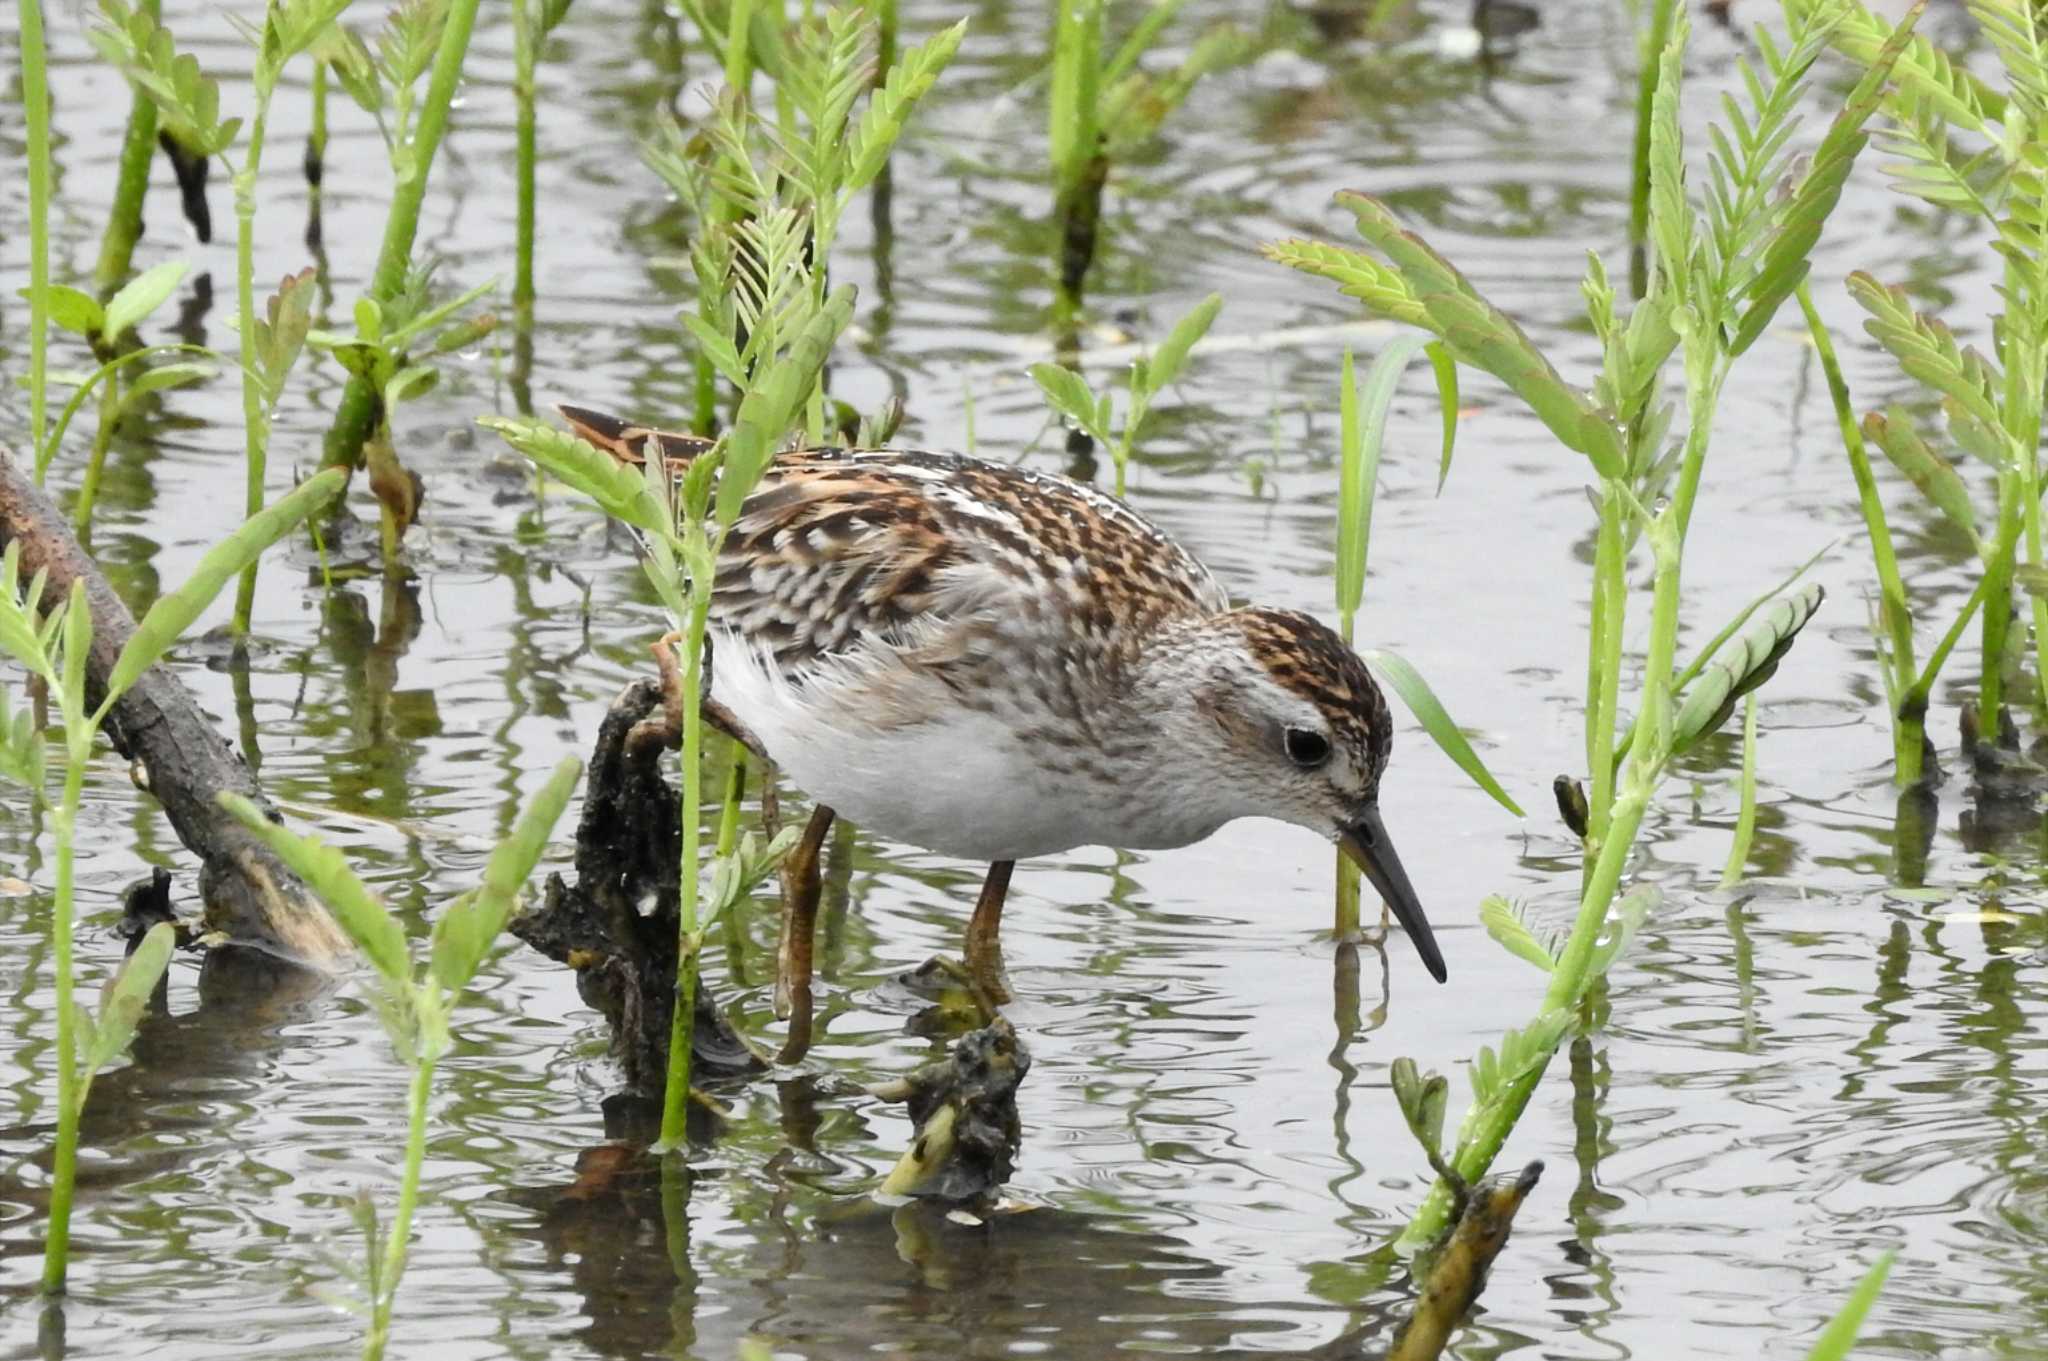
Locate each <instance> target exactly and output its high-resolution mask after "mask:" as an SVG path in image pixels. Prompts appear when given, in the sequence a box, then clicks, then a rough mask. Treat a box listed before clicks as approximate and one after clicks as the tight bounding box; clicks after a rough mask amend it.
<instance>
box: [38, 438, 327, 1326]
mask: <svg viewBox="0 0 2048 1361" xmlns="http://www.w3.org/2000/svg"><path fill="white" fill-rule="evenodd" d="M340 488H341V479H340V478H339V477H320V478H314V479H312V480H311V481H309V482H306V483H304V484H302V485H301V486H300V487H298V488H297V489H296V490H294V491H292V492H291V493H290V494H288V495H286V496H284V497H281V498H280V499H279V500H278V501H277V503H276V504H275V505H272V506H270V507H268V508H267V509H263V510H260V511H259V512H258V513H257V514H256V515H254V516H252V517H250V519H249V520H248V522H247V523H245V524H244V525H243V526H242V527H241V528H240V529H238V530H236V531H235V533H234V534H232V535H231V536H229V537H228V539H227V540H225V541H224V542H223V543H221V544H220V545H219V546H218V547H216V548H214V549H213V550H212V551H211V552H209V553H207V554H206V556H205V557H204V558H202V559H201V560H200V563H199V566H198V567H197V568H196V569H194V571H193V573H192V576H191V577H190V578H189V579H188V580H187V581H186V582H185V584H184V585H182V586H180V587H179V588H178V589H177V590H175V591H173V592H171V593H170V594H168V595H165V596H163V597H161V598H159V599H158V600H157V602H156V603H155V604H154V605H152V606H151V607H150V609H149V611H148V612H147V613H146V614H144V615H143V617H142V621H141V622H140V623H139V624H137V625H136V628H135V632H134V633H133V634H132V635H130V636H129V638H128V640H127V642H126V643H124V644H123V645H122V647H121V651H120V653H119V655H118V656H117V657H116V659H115V661H114V664H113V667H112V669H111V670H110V671H109V672H108V674H107V676H106V679H105V682H104V684H103V685H102V686H101V687H100V689H101V698H100V702H99V703H98V704H97V705H92V704H90V703H88V700H87V696H86V690H87V686H88V675H87V673H88V667H89V664H90V654H91V651H92V641H93V626H92V610H91V607H90V605H89V604H88V602H87V600H86V592H85V583H84V582H83V581H74V582H73V584H72V589H71V591H70V593H69V595H68V596H67V597H66V598H64V599H62V600H45V599H44V593H45V587H46V583H47V573H46V572H42V571H39V572H37V573H35V575H34V576H33V577H31V578H29V579H27V580H24V579H23V578H22V575H21V548H20V544H19V543H18V542H13V543H9V544H8V546H7V550H6V553H5V554H4V556H0V653H4V654H5V655H7V656H9V657H11V658H13V660H14V661H16V662H17V663H19V664H20V665H21V666H22V668H23V669H24V670H26V671H27V672H28V673H29V675H31V676H33V677H35V678H36V679H37V680H38V681H40V682H41V683H42V685H43V686H44V687H45V689H46V690H47V692H48V694H49V695H50V696H51V697H52V698H53V699H54V700H55V701H56V708H57V714H58V718H59V721H60V722H61V723H62V724H63V741H64V746H63V762H64V766H63V792H62V793H61V794H59V795H58V797H57V798H56V799H55V800H54V801H52V800H51V799H50V797H49V791H48V786H47V780H46V774H47V768H48V758H47V756H46V754H45V740H44V737H43V735H42V734H41V733H39V732H37V731H36V729H35V726H34V724H33V722H32V720H31V716H30V714H29V712H28V710H26V709H19V710H17V709H15V708H14V707H13V706H12V704H11V703H9V702H8V701H6V700H5V699H0V749H4V750H0V776H5V777H6V778H7V779H9V780H11V781H13V782H15V783H18V784H21V785H24V786H26V787H27V789H28V791H29V796H30V798H32V799H33V800H34V801H35V802H36V804H37V805H38V806H39V807H41V808H42V809H44V810H45V811H46V813H47V814H48V816H49V819H50V829H51V836H52V839H53V840H54V842H55V843H56V857H55V858H56V886H55V889H54V891H53V894H52V900H53V901H52V910H51V914H50V931H51V938H52V954H53V956H54V962H55V975H56V976H55V993H56V1010H57V1043H56V1053H57V1142H56V1148H55V1151H54V1154H53V1157H52V1160H51V1172H50V1219H49V1226H48V1230H47V1234H46V1237H45V1240H44V1250H43V1278H42V1279H43V1290H44V1291H45V1292H46V1293H49V1294H57V1293H60V1292H61V1291H62V1290H63V1289H64V1279H65V1274H66V1271H67V1268H68V1264H69V1261H70V1242H71V1205H72V1198H73V1194H74V1191H75V1188H76V1184H77V1167H78V1122H79V1117H80V1115H81V1113H82V1112H83V1110H84V1107H85V1098H86V1089H87V1087H88V1086H89V1084H90V1083H91V1080H92V1074H93V1073H94V1072H95V1071H96V1070H97V1069H98V1068H99V1067H100V1066H103V1065H104V1064H106V1063H108V1062H110V1061H112V1059H114V1058H115V1057H116V1056H117V1055H118V1054H119V1053H120V1052H121V1051H122V1050H123V1049H124V1048H125V1046H126V1044H127V1039H128V1037H129V1036H132V1035H133V1034H134V1028H135V1018H136V1017H137V1016H139V1012H138V1011H136V1010H135V1008H134V1007H133V1006H131V1004H130V1003H131V998H132V997H134V996H140V997H147V996H148V995H149V993H150V991H151V990H152V989H153V988H154V987H155V984H156V979H157V978H159V977H161V976H162V973H163V965H164V963H165V962H166V961H167V960H168V959H169V954H170V947H169V944H168V942H167V941H165V940H164V939H163V938H162V937H157V938H156V941H157V943H155V944H152V945H150V946H149V953H148V954H147V955H146V956H145V955H143V953H142V952H141V951H139V950H138V951H137V956H138V958H137V959H136V960H134V961H131V963H130V965H129V966H128V970H127V971H126V972H125V973H124V974H123V975H121V976H120V977H121V978H122V979H123V980H124V981H122V982H119V983H117V984H116V987H115V991H114V993H113V994H110V996H109V998H108V1000H107V1001H106V1002H105V1003H103V1004H102V1007H101V1011H100V1014H99V1017H98V1018H97V1020H95V1019H94V1018H92V1017H90V1016H87V1015H86V1014H85V1013H84V1012H83V1011H81V1010H80V1008H79V1007H78V1004H77V1002H76V1000H75V998H74V996H73V992H74V982H73V980H74V975H75V965H74V962H73V958H72V936H73V932H74V929H75V927H74V923H75V921H76V910H75V906H74V902H73V869H74V863H75V859H76V853H75V830H76V827H77V822H78V808H79V801H80V798H81V796H82V795H83V793H84V788H85V775H86V772H87V771H88V770H89V769H91V766H92V760H93V753H94V750H95V747H96V745H97V741H98V737H99V732H100V728H101V726H102V725H103V724H104V723H105V722H106V719H107V715H108V713H109V712H110V711H111V710H112V709H113V707H114V705H115V703H117V702H118V701H119V700H120V698H121V696H122V695H124V694H126V693H127V692H128V690H129V688H130V687H132V686H133V685H134V684H135V682H136V681H137V680H139V679H140V678H141V676H142V674H143V672H145V671H147V670H148V669H149V668H150V667H151V666H152V665H154V664H155V663H156V661H157V660H158V659H159V658H161V657H162V656H163V655H164V653H165V652H167V651H169V650H170V647H171V645H172V644H173V643H175V642H177V641H178V639H179V638H181V637H182V636H184V634H185V632H186V631H187V630H188V629H190V628H191V627H192V625H193V624H194V623H195V622H196V621H197V620H198V618H199V616H200V615H201V614H202V613H204V612H205V610H206V608H207V606H208V605H210V604H212V603H213V600H214V597H215V596H217V595H219V594H220V591H221V589H222V587H224V586H225V585H226V584H227V583H228V581H229V580H230V579H231V578H233V577H234V576H235V574H236V573H238V572H240V571H241V570H242V569H243V568H244V567H245V566H246V565H247V564H248V563H250V562H252V561H254V560H255V559H256V558H257V557H259V556H261V555H262V553H263V551H264V550H265V549H266V548H268V547H270V545H272V544H274V543H276V542H277V541H278V540H279V539H281V538H283V537H284V536H285V535H286V534H287V533H289V532H290V531H291V529H292V527H293V526H295V525H297V524H298V523H299V522H300V521H301V520H303V519H305V518H306V516H307V515H309V514H311V513H312V512H313V511H314V510H316V509H318V508H319V506H320V505H321V504H322V503H324V502H325V501H326V500H327V498H329V497H330V496H333V495H334V494H336V493H337V492H338V491H339V490H340ZM151 968H154V969H155V973H154V974H148V973H147V970H149V969H151Z"/></svg>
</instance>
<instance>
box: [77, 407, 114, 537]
mask: <svg viewBox="0 0 2048 1361" xmlns="http://www.w3.org/2000/svg"><path fill="white" fill-rule="evenodd" d="M120 407H121V380H120V375H119V374H117V373H109V374H108V375H107V377H106V381H105V382H104V383H102V384H101V385H100V423H99V428H98V429H97V430H94V431H93V432H92V455H91V457H89V458H88V459H86V461H85V477H84V479H83V480H82V481H80V483H79V486H78V504H77V505H76V506H74V507H73V508H72V511H71V531H72V533H74V534H76V535H77V536H78V537H79V540H80V541H81V542H83V541H84V540H85V538H86V537H87V535H89V534H90V533H91V532H92V508H93V503H94V502H95V501H97V500H99V494H100V469H101V468H102V467H104V466H105V465H106V461H107V449H108V448H109V447H110V446H111V445H112V444H113V442H114V425H115V423H116V419H117V417H118V414H119V411H120Z"/></svg>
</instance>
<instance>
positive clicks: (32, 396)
mask: <svg viewBox="0 0 2048 1361" xmlns="http://www.w3.org/2000/svg"><path fill="white" fill-rule="evenodd" d="M16 12H17V13H18V14H19V16H20V19H19V23H20V27H21V40H20V41H21V102H22V105H23V118H22V121H23V123H24V124H25V126H26V130H27V133H28V429H29V442H30V444H31V445H33V447H34V449H35V453H36V482H37V484H38V485H40V484H41V482H42V480H43V469H44V468H46V467H47V466H49V461H50V460H49V454H48V452H47V451H46V449H45V448H44V444H45V439H46V436H45V432H44V429H43V424H44V420H45V417H46V416H47V414H48V406H49V400H50V380H49V367H50V86H49V72H48V70H47V69H46V63H47V61H48V59H49V55H48V52H47V51H46V50H45V48H44V46H43V6H42V0H17V4H16ZM59 1280H60V1281H61V1280H62V1273H61V1272H60V1273H59Z"/></svg>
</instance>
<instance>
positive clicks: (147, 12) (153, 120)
mask: <svg viewBox="0 0 2048 1361" xmlns="http://www.w3.org/2000/svg"><path fill="white" fill-rule="evenodd" d="M136 8H137V10H139V11H140V12H141V13H142V14H143V15H144V16H145V17H146V18H148V19H149V21H150V22H151V23H155V22H157V21H158V20H159V19H160V18H161V17H162V14H163V4H162V0H137V4H136ZM156 135H157V115H156V101H155V100H154V99H152V98H150V96H149V92H148V91H146V90H144V89H143V88H142V87H141V86H139V85H136V86H133V87H132V96H131V99H130V102H129V105H128V127H127V131H126V132H125V133H123V134H122V137H121V160H120V168H119V170H118V171H117V172H116V174H115V177H114V201H113V203H112V205H110V206H109V208H108V209H107V229H106V231H105V232H104V233H103V234H102V235H101V237H100V256H99V263H98V264H97V265H95V266H94V268H93V276H92V277H93V287H94V289H95V290H96V291H97V292H99V293H100V294H101V295H102V296H104V295H106V294H109V293H112V292H113V291H114V290H115V289H116V288H118V287H119V286H120V284H121V281H122V280H123V279H126V278H127V277H128V269H129V265H130V263H131V262H132V261H133V260H134V258H135V247H136V244H137V243H138V242H140V241H141V239H142V201H143V199H144V197H145V196H147V194H148V192H149V168H150V166H151V164H152V163H153V162H154V161H155V159H156Z"/></svg>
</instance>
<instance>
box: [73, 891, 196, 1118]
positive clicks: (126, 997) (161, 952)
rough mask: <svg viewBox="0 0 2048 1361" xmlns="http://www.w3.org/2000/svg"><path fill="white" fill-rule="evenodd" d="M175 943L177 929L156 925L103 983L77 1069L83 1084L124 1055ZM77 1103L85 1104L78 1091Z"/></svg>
mask: <svg viewBox="0 0 2048 1361" xmlns="http://www.w3.org/2000/svg"><path fill="white" fill-rule="evenodd" d="M177 943H178V928H177V927H175V926H173V925H172V924H171V923H169V922H158V923H157V924H156V925H155V926H152V927H150V928H149V931H148V933H147V934H145V935H144V936H143V938H142V941H141V943H140V944H138V945H137V946H136V947H135V950H134V952H133V953H131V954H130V955H129V956H128V958H126V959H124V960H122V961H121V967H120V968H119V969H116V970H115V971H114V976H113V977H112V978H110V979H108V980H107V986H106V988H105V990H104V991H103V992H102V993H101V995H100V1009H99V1014H98V1015H97V1016H96V1017H94V1018H93V1025H92V1034H91V1039H90V1042H89V1043H88V1045H87V1047H86V1051H85V1055H84V1060H83V1062H82V1063H80V1065H79V1070H80V1073H79V1075H80V1076H81V1077H82V1078H84V1079H85V1080H86V1081H88V1082H89V1081H91V1080H92V1076H93V1074H94V1073H97V1072H98V1071H99V1070H100V1069H102V1068H104V1067H106V1066H107V1065H108V1064H109V1063H112V1062H113V1061H114V1060H115V1059H117V1058H119V1057H120V1056H121V1055H123V1054H125V1053H127V1052H128V1045H129V1043H130V1042H131V1041H132V1040H134V1038H135V1032H136V1030H137V1029H138V1028H140V1027H141V1025H142V1018H143V1016H144V1015H145V1014H147V1012H148V1010H149V996H150V994H151V993H153V992H155V991H156V985H157V983H158V982H159V981H160V980H161V979H162V978H163V976H164V970H166V969H168V968H169V967H170V966H171V951H172V950H173V949H175V948H176V947H177ZM79 1100H80V1101H81V1102H83V1101H84V1100H85V1092H84V1090H83V1089H82V1088H81V1090H80V1091H79Z"/></svg>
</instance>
